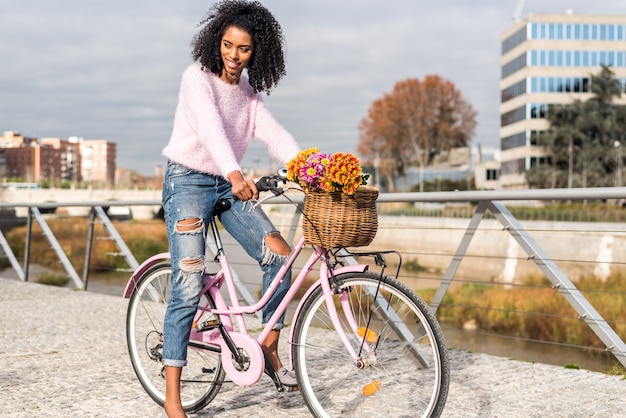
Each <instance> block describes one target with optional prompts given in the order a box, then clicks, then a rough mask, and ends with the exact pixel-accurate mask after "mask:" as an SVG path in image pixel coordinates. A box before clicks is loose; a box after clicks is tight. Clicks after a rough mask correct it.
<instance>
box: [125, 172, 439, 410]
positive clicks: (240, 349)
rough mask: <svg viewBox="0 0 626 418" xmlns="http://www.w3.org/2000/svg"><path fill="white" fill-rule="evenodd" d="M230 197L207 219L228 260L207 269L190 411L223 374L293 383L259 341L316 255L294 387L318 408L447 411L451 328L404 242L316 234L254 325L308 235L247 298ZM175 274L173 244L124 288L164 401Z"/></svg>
mask: <svg viewBox="0 0 626 418" xmlns="http://www.w3.org/2000/svg"><path fill="white" fill-rule="evenodd" d="M285 184H286V177H285V171H281V172H279V173H278V174H277V175H274V176H267V177H263V178H262V179H261V180H259V181H258V182H257V188H258V189H259V191H270V192H272V193H268V194H267V195H268V196H267V197H265V198H264V199H261V201H265V200H268V199H272V198H277V197H278V196H285V197H286V198H288V197H287V196H286V194H285V193H284V192H285V190H287V188H286V186H285ZM261 201H260V202H261ZM260 202H259V203H260ZM229 208H230V202H229V201H228V200H221V201H219V202H218V205H217V207H216V208H215V211H214V218H213V219H212V221H211V222H210V226H209V228H210V230H211V232H212V236H213V239H214V243H215V246H216V248H217V251H216V256H215V259H214V262H215V263H216V264H217V265H218V266H219V270H218V271H217V272H216V273H208V272H207V273H205V275H204V279H203V284H204V286H203V289H202V298H201V301H200V304H199V306H198V311H197V314H196V317H195V321H194V325H193V328H192V331H191V334H190V336H189V350H188V359H187V361H188V365H187V366H186V367H184V368H183V375H182V378H181V396H182V402H183V407H184V409H185V410H186V411H187V412H192V411H198V410H200V409H202V408H204V407H206V406H207V405H208V404H209V403H210V402H211V401H212V400H213V399H214V398H215V397H216V396H217V394H218V392H219V391H220V388H221V387H222V385H223V384H224V383H225V381H226V382H232V383H233V384H236V385H241V386H250V385H253V384H255V383H257V382H258V381H259V380H260V379H261V378H262V377H263V374H264V373H265V374H267V375H268V376H269V377H271V378H272V380H273V382H274V383H275V385H276V389H277V390H278V391H284V390H291V389H292V388H287V387H284V386H283V385H282V384H281V382H280V380H279V378H278V376H277V375H276V372H275V371H274V370H272V368H271V366H270V365H269V362H267V361H266V360H265V357H264V354H263V351H262V349H261V343H262V342H263V341H264V339H265V338H266V337H267V335H268V334H269V332H270V330H271V329H272V326H273V325H274V324H275V323H276V321H277V318H278V317H279V316H280V314H281V313H282V312H283V311H285V310H286V309H287V307H288V306H289V305H290V303H292V301H294V302H295V299H296V294H297V292H298V290H299V289H301V288H303V285H304V284H305V283H306V284H308V283H310V280H309V281H307V278H308V276H309V275H310V274H311V272H313V271H314V269H315V268H316V266H317V267H318V269H319V279H317V280H315V281H314V284H312V285H311V286H310V287H309V288H308V289H307V290H306V293H305V294H304V296H303V297H301V298H300V300H299V301H298V302H297V308H296V309H295V312H294V315H293V320H292V323H291V329H290V333H289V339H288V344H289V348H290V350H289V357H290V358H289V361H290V363H291V366H292V368H293V369H294V371H295V374H296V378H297V382H298V387H297V388H296V389H299V391H300V392H301V393H302V395H303V397H304V401H305V402H306V405H307V407H308V409H309V411H310V412H311V414H312V415H314V416H317V417H338V416H341V417H344V416H368V415H369V414H375V415H369V416H393V417H400V416H411V417H416V416H422V417H437V416H439V415H440V414H441V413H442V411H443V409H444V406H445V402H446V398H447V395H448V387H449V379H450V368H449V367H450V366H449V362H448V354H447V350H446V345H445V341H444V337H443V333H442V331H441V328H440V326H439V324H438V322H437V320H436V319H435V317H434V315H433V314H432V312H431V310H430V308H429V307H428V305H427V304H426V303H425V302H424V301H423V300H422V299H421V298H420V297H419V296H418V295H417V294H416V293H415V292H414V291H413V290H411V289H409V288H408V287H407V286H406V285H404V284H403V283H401V282H400V281H399V280H398V279H397V277H398V272H399V268H400V267H399V266H400V264H401V257H400V256H399V254H398V253H396V252H394V251H385V252H361V253H354V252H352V253H350V252H348V251H347V250H346V249H345V248H324V247H322V246H319V245H313V246H312V252H311V254H310V256H309V257H308V259H307V260H306V262H305V263H304V265H303V267H302V269H301V270H300V271H299V273H298V274H297V276H295V273H296V272H295V271H294V276H295V279H294V280H293V282H292V286H291V288H290V290H289V292H288V293H287V294H286V296H285V297H284V299H283V301H282V302H281V304H280V305H279V307H278V309H277V310H276V312H275V313H274V315H273V316H272V318H271V319H270V320H269V322H268V323H267V324H266V326H265V327H263V329H262V330H261V331H260V333H258V335H257V336H254V335H253V333H252V332H251V331H249V329H248V327H247V324H246V318H245V316H246V315H249V314H254V313H256V312H258V311H260V310H261V309H262V308H263V306H265V304H266V303H267V302H268V300H269V298H270V296H271V292H272V291H273V289H275V287H276V286H275V284H277V283H278V282H279V281H280V280H282V278H283V277H284V275H285V272H286V271H287V269H288V268H290V267H291V266H293V265H294V262H295V260H296V259H297V258H298V257H299V256H300V255H301V254H302V253H303V250H304V249H305V248H308V247H307V244H306V241H305V237H304V236H302V237H300V238H299V239H298V240H297V242H296V244H295V245H294V246H293V250H292V252H291V254H290V255H289V257H288V260H287V261H286V263H285V265H284V266H283V267H282V269H281V270H280V271H279V273H278V274H277V276H276V277H275V278H274V281H273V285H272V286H270V288H269V289H268V291H267V292H266V294H264V295H262V297H261V299H260V300H259V301H258V302H257V303H255V304H252V305H250V306H245V305H241V304H240V302H239V300H240V297H239V294H238V291H237V288H236V286H235V284H234V281H233V276H232V273H231V267H230V265H229V262H228V258H227V256H226V253H225V252H224V245H223V243H222V239H221V237H220V231H219V229H218V218H219V215H220V214H221V213H223V212H224V211H226V210H229ZM303 222H306V219H305V221H303ZM347 256H349V257H353V258H351V259H349V260H355V258H354V257H357V258H358V259H359V260H361V259H363V258H365V257H371V259H372V260H373V264H372V265H370V264H353V263H349V262H346V260H347V259H346V257H347ZM390 256H398V257H399V258H400V260H399V261H398V263H397V265H398V270H397V271H396V274H395V277H392V276H390V275H387V274H385V268H386V267H387V261H386V258H387V257H390ZM374 268H375V269H376V270H379V271H374ZM207 270H208V269H207ZM170 279H171V265H170V259H169V254H168V253H162V254H157V255H155V256H153V257H151V258H149V259H148V260H146V261H145V262H144V263H142V264H141V265H140V266H139V268H137V270H136V271H135V272H134V273H133V275H132V276H131V278H130V280H129V282H128V284H127V286H126V289H125V291H124V297H126V298H129V304H128V312H127V319H126V338H127V344H128V351H129V355H130V359H131V362H132V365H133V368H134V371H135V373H136V375H137V377H138V379H139V382H140V383H141V385H142V386H143V388H144V389H145V391H146V392H147V393H148V395H149V396H150V397H151V398H152V399H153V400H154V401H155V402H156V403H158V404H159V405H161V406H162V405H163V402H164V400H165V367H164V365H163V363H162V346H163V319H164V314H165V309H166V306H167V303H168V299H169V294H170V289H171V283H170Z"/></svg>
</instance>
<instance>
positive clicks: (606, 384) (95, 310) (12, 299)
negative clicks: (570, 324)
mask: <svg viewBox="0 0 626 418" xmlns="http://www.w3.org/2000/svg"><path fill="white" fill-rule="evenodd" d="M126 305H127V300H125V299H122V298H121V297H115V296H109V295H103V294H98V293H94V292H83V291H77V290H70V289H59V288H55V287H50V286H43V285H39V284H33V283H23V282H20V281H17V280H10V279H0V318H2V319H1V322H0V362H1V363H2V365H3V366H2V368H0V416H1V417H16V418H17V417H24V418H26V417H28V418H33V417H140V418H144V417H159V416H160V414H161V411H160V409H159V408H158V407H157V406H156V404H155V403H154V402H153V401H152V400H150V398H149V397H148V396H147V395H146V394H145V393H144V392H143V389H142V388H141V385H140V384H139V382H138V381H137V379H136V378H135V375H134V373H133V370H132V367H131V365H130V360H129V358H128V354H127V351H126V342H125V336H124V332H125V331H124V329H125V314H126ZM450 357H451V361H452V363H451V368H452V383H451V386H450V394H449V397H448V403H447V405H446V410H445V413H444V417H462V418H471V417H499V418H505V417H542V418H543V417H580V418H587V417H603V418H607V417H623V416H625V414H626V412H625V411H626V380H624V379H623V377H621V376H607V375H605V374H602V373H597V372H589V371H584V370H569V369H564V368H561V367H557V366H550V365H545V364H533V363H527V362H519V361H512V360H508V359H504V358H501V357H494V356H489V355H486V354H472V353H468V352H465V351H451V352H450ZM192 416H193V417H226V418H230V417H268V418H269V417H289V418H298V417H308V416H310V415H309V413H308V411H307V409H306V406H305V405H304V401H303V400H302V397H301V395H300V394H299V393H297V392H294V393H288V394H278V393H277V392H276V390H275V389H274V387H273V384H272V383H271V382H270V381H269V379H268V378H267V377H265V376H264V377H263V379H262V380H261V382H259V383H258V384H257V385H255V386H253V387H251V388H240V387H233V386H227V385H225V386H224V387H223V389H222V391H221V392H220V394H219V395H218V396H217V398H216V399H215V401H214V402H213V403H211V404H210V405H209V406H208V407H207V408H206V409H205V410H203V411H201V412H200V413H198V414H193V415H192Z"/></svg>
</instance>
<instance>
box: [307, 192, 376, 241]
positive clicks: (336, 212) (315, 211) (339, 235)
mask: <svg viewBox="0 0 626 418" xmlns="http://www.w3.org/2000/svg"><path fill="white" fill-rule="evenodd" d="M377 198H378V190H377V189H375V188H373V187H367V186H360V187H359V188H358V189H357V191H356V193H355V194H353V195H346V194H344V193H340V192H335V193H328V192H320V191H316V192H307V193H306V195H305V199H304V215H305V216H304V217H303V218H302V230H303V232H304V239H305V241H306V243H307V244H313V245H318V246H320V247H324V248H334V247H362V246H365V245H369V243H370V242H372V240H373V239H374V236H375V235H376V231H377V229H378V215H377V214H376V199H377Z"/></svg>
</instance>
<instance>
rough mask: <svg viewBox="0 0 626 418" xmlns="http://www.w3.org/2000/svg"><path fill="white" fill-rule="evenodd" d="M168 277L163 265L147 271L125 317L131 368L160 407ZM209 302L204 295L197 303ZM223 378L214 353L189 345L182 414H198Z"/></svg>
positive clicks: (165, 263) (163, 383) (162, 394)
mask: <svg viewBox="0 0 626 418" xmlns="http://www.w3.org/2000/svg"><path fill="white" fill-rule="evenodd" d="M171 275H172V269H171V266H170V264H169V263H167V262H164V263H161V264H157V265H155V266H153V267H151V268H150V269H148V270H147V271H146V272H145V273H144V274H143V275H142V277H141V278H140V279H139V280H138V281H137V285H136V286H135V289H134V290H133V293H132V295H131V297H130V300H129V303H128V311H127V315H126V343H127V345H128V353H129V355H130V359H131V363H132V365H133V369H134V371H135V374H136V375H137V378H138V379H139V382H140V383H141V386H142V387H143V388H144V390H145V391H146V392H147V393H148V395H149V396H150V397H151V398H152V399H153V400H154V401H155V402H156V403H157V404H159V405H160V406H163V404H164V402H165V366H164V365H163V362H162V360H163V359H162V347H163V345H162V343H163V320H164V316H165V309H166V307H167V303H168V301H169V298H170V291H171V280H170V279H171ZM209 300H210V299H208V298H207V296H206V295H204V296H203V297H202V299H201V301H200V303H203V302H208V301H209ZM208 303H209V305H210V306H213V305H212V304H211V303H210V302H208ZM224 376H225V373H224V371H223V369H222V364H221V360H220V355H219V354H218V353H214V352H211V351H207V350H201V349H193V348H192V347H191V346H190V347H189V349H188V352H187V366H185V367H183V370H182V376H181V390H180V392H181V400H182V404H183V408H184V409H185V411H186V412H194V411H198V410H200V409H202V408H204V407H205V406H206V405H208V404H209V403H210V402H211V401H212V400H213V399H214V398H215V396H216V395H217V393H218V392H219V390H220V388H221V386H222V383H223V381H224Z"/></svg>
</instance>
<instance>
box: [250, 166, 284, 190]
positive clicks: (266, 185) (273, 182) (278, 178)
mask: <svg viewBox="0 0 626 418" xmlns="http://www.w3.org/2000/svg"><path fill="white" fill-rule="evenodd" d="M279 182H282V183H283V184H286V183H287V169H285V168H281V169H280V170H278V173H276V174H274V175H272V176H263V177H261V178H260V179H259V180H257V182H256V183H255V184H256V188H257V189H258V190H259V192H272V193H274V195H275V196H279V195H281V194H283V193H284V192H285V190H284V189H283V188H282V187H280V186H279V185H278V183H279Z"/></svg>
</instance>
